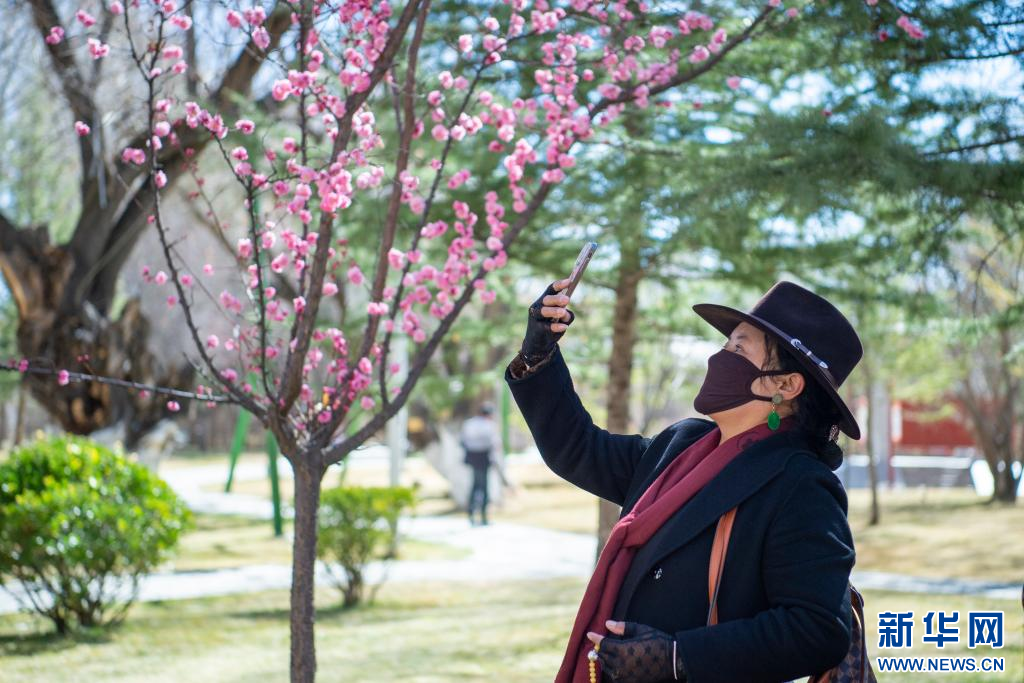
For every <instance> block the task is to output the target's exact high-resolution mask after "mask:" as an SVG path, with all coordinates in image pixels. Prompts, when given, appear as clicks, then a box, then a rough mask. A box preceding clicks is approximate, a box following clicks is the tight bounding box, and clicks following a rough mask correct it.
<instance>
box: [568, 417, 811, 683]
mask: <svg viewBox="0 0 1024 683" xmlns="http://www.w3.org/2000/svg"><path fill="white" fill-rule="evenodd" d="M793 424H794V419H793V417H792V416H787V417H784V418H783V419H782V421H781V423H780V424H779V428H778V429H777V430H775V431H772V430H771V429H769V428H768V425H767V424H759V425H757V426H756V427H753V428H751V429H748V430H747V431H745V432H741V433H739V434H737V435H735V436H733V437H731V438H730V439H728V440H727V441H726V442H725V443H722V444H719V443H718V440H719V438H720V437H721V434H722V433H721V431H720V430H719V429H718V427H717V426H716V427H714V428H713V429H712V430H711V431H710V432H708V433H707V434H705V435H704V436H703V437H701V438H700V439H698V440H697V441H695V442H694V443H693V444H692V445H690V446H689V447H688V448H687V449H686V450H684V451H683V452H682V453H680V454H679V455H678V456H677V457H676V459H675V460H673V461H672V463H671V464H669V466H668V467H666V468H665V470H664V471H663V472H662V473H661V474H660V475H658V478H657V479H655V480H654V481H653V482H652V483H651V485H650V486H649V487H648V488H647V490H646V491H644V493H643V495H642V496H640V500H638V501H637V502H636V505H634V506H633V509H632V510H630V511H629V514H627V515H626V516H625V517H623V518H622V519H620V520H619V521H618V523H616V525H615V526H614V527H613V528H612V532H611V534H610V535H609V536H608V542H607V543H606V544H605V546H604V549H603V550H602V551H601V557H600V558H599V559H598V561H597V568H596V569H594V574H593V576H591V577H590V583H588V584H587V591H586V593H584V594H583V601H582V602H581V603H580V608H579V611H578V612H577V613H576V621H575V623H574V624H573V627H572V634H571V635H570V636H569V644H568V646H567V647H566V650H565V656H564V657H563V659H562V666H561V668H559V670H558V675H557V676H556V677H555V683H588V681H589V679H590V676H589V670H588V667H587V652H588V651H590V649H591V647H592V644H591V642H590V641H589V640H587V632H588V631H593V632H594V633H604V632H605V630H606V629H605V625H604V622H605V621H606V620H608V619H610V618H611V616H612V608H613V607H614V605H615V601H616V599H617V598H618V595H619V589H620V588H621V587H622V582H623V580H625V578H626V573H627V572H628V571H629V565H630V563H632V561H633V556H634V555H635V554H636V552H637V550H638V549H639V548H640V547H641V546H642V545H643V544H645V543H647V541H648V540H650V538H651V536H653V535H654V532H656V531H657V530H658V529H659V528H660V527H661V525H662V524H664V523H665V521H666V520H667V519H668V518H669V517H671V516H672V515H674V514H675V513H676V511H677V510H679V508H680V507H682V506H683V505H684V504H685V503H686V501H688V500H690V498H692V497H693V496H694V495H695V494H696V493H697V492H698V491H700V490H701V489H702V488H703V487H704V485H705V484H707V483H708V482H709V481H711V480H712V479H714V477H715V475H717V474H718V473H719V472H721V471H722V468H724V467H725V466H726V465H728V464H729V463H730V462H732V460H733V458H735V457H736V456H737V455H739V454H740V453H741V452H742V451H743V450H744V449H746V448H747V447H748V446H750V445H751V444H752V443H753V442H755V441H759V440H760V439H763V438H765V437H766V436H771V435H772V434H777V433H779V432H781V431H784V430H786V429H789V428H791V427H792V426H793Z"/></svg>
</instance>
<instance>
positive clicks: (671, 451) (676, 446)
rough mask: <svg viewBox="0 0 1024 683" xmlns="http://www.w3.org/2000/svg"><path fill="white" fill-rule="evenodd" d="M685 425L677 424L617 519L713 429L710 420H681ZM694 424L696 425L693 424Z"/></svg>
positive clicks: (627, 499) (623, 515)
mask: <svg viewBox="0 0 1024 683" xmlns="http://www.w3.org/2000/svg"><path fill="white" fill-rule="evenodd" d="M683 422H684V423H689V424H686V425H685V426H684V425H683V424H682V423H679V425H678V426H677V428H676V430H675V432H673V434H672V436H671V437H670V438H669V442H668V443H667V444H666V445H665V447H664V448H663V449H661V457H659V458H658V462H657V463H656V464H655V466H654V468H653V469H652V470H651V471H650V472H649V473H648V474H647V477H646V478H644V480H643V481H641V482H640V485H639V486H634V487H633V489H632V490H631V491H630V492H629V493H628V494H627V496H626V500H625V502H624V503H623V505H622V513H621V514H620V515H619V518H620V519H621V518H622V517H625V516H626V515H627V514H628V513H629V511H630V510H632V509H633V506H634V505H636V502H637V501H638V500H640V496H642V495H643V494H644V491H646V490H647V489H648V488H649V487H650V485H651V484H652V483H654V480H655V479H657V478H658V475H659V474H661V473H662V472H663V471H664V470H665V468H666V467H668V466H669V464H670V463H671V462H672V461H673V460H675V459H676V456H678V455H679V454H680V453H682V452H683V451H685V450H686V449H687V448H689V447H690V446H691V445H693V444H694V443H695V442H696V441H697V440H698V439H700V438H701V437H702V436H704V435H705V434H707V433H708V432H709V431H711V430H712V429H714V428H715V426H716V425H715V423H714V422H712V421H711V420H705V419H702V418H692V419H690V420H683ZM695 423H696V424H695Z"/></svg>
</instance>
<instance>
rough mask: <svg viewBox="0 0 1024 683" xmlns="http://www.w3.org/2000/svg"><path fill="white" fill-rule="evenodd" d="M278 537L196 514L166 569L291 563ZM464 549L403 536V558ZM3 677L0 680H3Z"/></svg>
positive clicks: (269, 530)
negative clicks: (192, 527)
mask: <svg viewBox="0 0 1024 683" xmlns="http://www.w3.org/2000/svg"><path fill="white" fill-rule="evenodd" d="M283 531H284V535H283V536H280V537H275V536H274V533H273V527H272V526H271V524H270V522H269V521H260V520H251V519H245V518H241V517H227V516H223V515H202V514H200V515H196V516H195V528H194V529H193V530H192V531H190V532H189V533H187V534H185V536H184V537H183V539H182V542H181V545H180V546H179V547H178V551H177V553H176V555H175V556H174V557H173V558H172V559H171V561H170V562H168V563H167V565H166V566H165V567H164V570H172V569H173V570H176V571H200V570H209V569H226V568H230V567H241V566H245V565H251V564H284V565H289V564H291V557H292V548H291V524H290V523H285V525H284V529H283ZM468 554H469V551H468V550H466V549H464V548H457V547H455V546H450V545H445V544H441V543H432V542H428V541H422V540H419V539H415V538H403V539H402V541H401V544H400V545H399V548H398V559H400V560H448V559H455V560H457V559H460V558H463V557H466V556H467V555H468ZM2 680H3V679H0V681H2Z"/></svg>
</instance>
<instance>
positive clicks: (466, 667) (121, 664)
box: [0, 580, 1024, 683]
mask: <svg viewBox="0 0 1024 683" xmlns="http://www.w3.org/2000/svg"><path fill="white" fill-rule="evenodd" d="M583 588H584V586H583V583H582V582H581V581H578V580H547V581H534V582H529V583H527V582H508V583H501V584H489V583H472V584H464V585H455V584H450V583H436V584H415V585H411V584H397V583H396V584H388V585H385V586H384V587H383V588H382V589H381V591H380V592H379V594H378V596H377V600H376V602H375V604H373V605H369V606H365V607H360V608H358V609H356V610H353V611H347V612H346V611H341V610H338V609H337V608H336V607H332V605H334V604H336V603H337V594H336V593H334V592H332V591H330V590H328V589H323V590H322V591H320V592H319V593H318V604H319V605H321V609H320V612H319V614H318V616H317V653H318V657H319V661H320V669H319V679H320V680H322V681H353V682H359V683H375V682H380V683H384V682H389V683H390V682H392V681H418V682H422V683H427V682H436V683H443V682H449V681H482V682H483V681H498V680H500V681H537V682H538V683H540V682H541V681H550V680H551V678H552V677H553V674H554V671H555V670H556V669H557V667H558V662H559V661H560V658H561V652H562V648H563V646H564V638H566V637H567V634H568V629H569V627H570V625H571V623H572V619H573V616H574V615H575V610H576V607H577V604H578V600H579V598H580V596H581V594H582V591H583ZM865 599H866V601H867V622H868V627H869V637H870V639H871V640H870V641H869V647H870V650H871V653H872V655H873V656H877V655H879V654H890V655H899V656H906V655H917V656H932V657H935V656H940V655H972V656H975V657H980V656H985V655H992V654H996V655H999V656H1003V657H1005V658H1006V667H1007V670H1006V672H1004V673H1002V674H988V675H983V674H955V675H946V676H943V677H941V678H940V680H950V681H972V682H973V681H979V682H982V681H987V682H991V683H1009V682H1010V681H1020V680H1022V676H1024V668H1022V665H1021V658H1022V657H1024V650H1022V644H1021V633H1022V629H1024V624H1022V620H1021V611H1020V608H1019V605H1018V604H1017V603H1016V601H997V600H981V599H975V598H965V597H946V596H921V595H905V594H893V593H884V592H878V591H867V592H866V593H865ZM287 601H288V596H287V592H286V591H273V592H265V593H257V594H250V595H235V596H230V597H224V598H209V599H202V600H186V601H180V602H164V603H150V604H141V605H137V606H136V607H135V608H134V609H133V610H132V612H131V613H130V616H129V619H128V621H127V622H126V623H125V624H124V625H123V626H122V627H120V628H118V629H116V630H114V631H112V632H110V633H106V634H93V635H87V636H80V637H78V638H75V639H68V640H64V639H57V638H55V637H52V636H49V635H46V632H47V630H48V628H49V627H48V626H47V625H46V624H45V623H44V622H42V621H41V620H38V619H36V618H34V617H29V616H27V615H10V616H4V617H0V672H2V680H3V681H5V682H10V683H15V682H16V683H23V682H24V683H28V682H30V681H31V682H32V683H36V682H49V681H54V682H58V681H59V682H65V681H68V682H72V681H90V682H92V681H104V682H105V683H106V682H109V683H129V682H139V683H141V682H142V681H147V682H149V681H167V682H171V681H173V682H175V683H177V682H180V681H203V682H221V681H223V682H234V681H254V682H255V681H284V680H286V679H287V662H288V619H287ZM908 609H913V610H914V611H915V618H916V619H917V620H918V624H917V625H916V626H915V634H914V635H915V642H916V645H915V647H914V648H913V649H912V650H902V651H899V652H898V653H897V652H891V651H880V650H879V649H878V648H877V647H875V646H876V645H877V642H878V641H877V634H876V626H877V613H878V612H879V611H886V610H908ZM953 609H959V610H960V611H961V613H962V616H963V617H964V620H965V619H966V616H965V613H966V611H968V610H971V609H975V610H980V609H1001V610H1005V612H1006V624H1005V639H1006V646H1005V647H1004V648H1003V649H1001V650H999V651H993V650H991V649H989V648H987V647H985V646H982V647H980V648H977V649H975V650H973V651H968V650H967V647H966V642H964V643H961V644H959V645H955V646H953V645H947V646H946V647H945V648H944V649H943V650H941V651H940V650H938V649H937V648H936V647H935V646H934V645H933V644H927V645H925V644H923V643H922V642H921V635H922V634H923V632H922V631H921V628H922V627H921V625H920V618H921V617H922V616H923V615H924V614H925V612H927V611H928V610H947V611H949V610H953ZM964 623H965V622H964ZM961 626H963V624H961ZM962 630H963V629H962ZM881 680H882V681H918V680H921V675H920V674H917V675H913V674H909V675H907V674H904V675H900V674H887V675H885V676H883V677H881Z"/></svg>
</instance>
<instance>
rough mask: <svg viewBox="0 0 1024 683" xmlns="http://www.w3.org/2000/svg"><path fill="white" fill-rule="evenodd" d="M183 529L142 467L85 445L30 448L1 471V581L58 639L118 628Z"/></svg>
mask: <svg viewBox="0 0 1024 683" xmlns="http://www.w3.org/2000/svg"><path fill="white" fill-rule="evenodd" d="M190 522H191V515H190V513H189V511H188V509H187V508H186V507H185V504H184V503H183V502H182V501H181V500H180V499H179V498H178V497H177V496H176V495H175V494H174V492H173V491H172V490H171V489H170V487H169V486H168V485H167V484H165V483H164V482H163V481H162V480H160V479H159V478H158V477H156V475H154V474H152V473H151V472H150V471H149V470H148V469H146V468H145V467H143V466H142V465H139V464H136V463H133V462H130V461H129V460H127V459H126V458H125V457H124V456H122V455H119V454H116V453H114V452H112V451H110V450H109V449H107V448H105V447H103V446H100V445H98V444H96V443H93V442H91V441H88V440H86V439H83V438H77V437H61V438H52V439H41V440H37V441H36V442H34V443H31V444H29V445H26V446H24V447H22V448H20V449H18V450H16V451H14V452H13V453H12V454H11V457H10V459H9V460H8V461H7V462H5V463H3V464H0V581H6V580H8V579H9V578H13V579H16V580H17V582H18V583H19V584H20V585H21V588H22V591H21V592H22V593H23V595H21V596H17V595H16V597H18V598H19V601H20V602H21V603H22V606H23V607H26V608H28V609H31V610H34V611H36V612H38V613H39V614H41V615H43V616H45V617H47V618H48V619H50V620H52V621H53V623H54V625H55V626H56V628H57V631H58V632H59V633H67V632H68V631H70V630H72V629H74V628H76V627H77V626H101V625H105V624H111V623H116V622H119V621H120V620H121V619H123V618H124V615H125V613H126V612H127V610H128V608H129V607H130V606H131V604H132V602H133V601H134V600H135V598H136V596H137V594H138V587H139V580H140V579H141V578H142V576H143V575H145V574H146V573H147V572H149V571H151V570H152V569H153V568H155V567H156V566H157V565H159V564H160V563H161V562H163V561H164V560H165V559H166V557H167V555H168V554H169V553H170V551H171V550H172V549H173V548H174V546H175V545H176V544H177V542H178V539H179V537H180V535H181V533H182V531H184V530H185V529H186V527H187V526H188V525H189V524H190Z"/></svg>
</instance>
